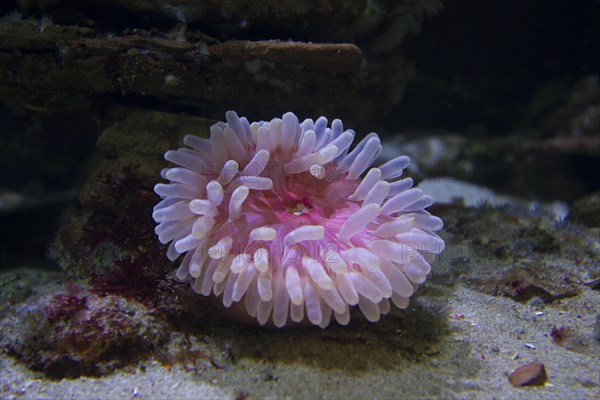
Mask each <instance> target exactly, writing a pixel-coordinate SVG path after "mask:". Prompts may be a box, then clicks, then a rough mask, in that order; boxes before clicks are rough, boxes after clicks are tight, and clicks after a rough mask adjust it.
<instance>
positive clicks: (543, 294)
mask: <svg viewBox="0 0 600 400" xmlns="http://www.w3.org/2000/svg"><path fill="white" fill-rule="evenodd" d="M0 15H1V19H0V94H1V95H0V126H1V128H0V129H1V143H2V145H1V146H0V171H3V174H2V177H3V180H2V182H1V183H0V238H1V239H2V240H1V241H0V272H1V273H2V275H1V278H0V300H1V301H0V318H1V321H0V328H1V330H0V346H1V348H2V357H0V368H2V370H1V372H2V379H0V393H1V394H2V396H3V397H15V396H23V395H25V396H31V397H40V396H45V395H46V394H45V393H52V395H53V396H55V397H69V396H71V395H73V396H76V395H77V393H79V392H77V390H80V389H81V388H83V387H86V386H87V387H90V386H93V385H95V384H97V383H98V382H105V381H102V379H106V380H107V381H109V380H111V379H114V380H116V382H117V383H115V384H114V385H115V387H116V388H117V389H115V390H120V391H117V392H106V391H102V390H106V389H101V391H100V392H99V393H103V395H104V396H105V397H110V396H111V395H112V396H115V395H118V396H120V397H122V396H124V395H125V396H129V395H131V396H134V395H135V396H137V394H136V393H137V392H135V390H138V388H142V389H140V390H143V388H144V386H145V388H146V389H148V385H149V383H148V382H145V381H144V378H141V377H140V374H143V373H144V372H145V371H148V376H151V377H152V381H155V382H157V381H161V380H167V379H171V381H168V383H165V384H164V385H162V389H161V390H165V389H164V388H170V387H172V390H171V391H168V390H167V391H165V392H157V391H152V390H149V391H146V392H145V394H144V395H145V396H147V397H152V396H154V397H157V396H158V395H157V393H162V394H163V395H164V396H167V397H190V396H193V394H197V393H204V396H205V397H206V396H213V395H214V396H219V397H232V398H234V397H235V398H239V399H245V398H247V397H248V396H250V397H252V396H256V397H271V396H275V397H283V396H294V397H298V395H299V394H300V395H301V396H300V397H315V396H317V395H319V394H321V395H323V394H325V395H327V396H328V397H348V396H354V397H356V396H358V397H364V396H367V395H370V394H371V395H372V393H373V392H372V391H371V390H372V388H373V387H377V388H380V389H381V382H384V383H385V385H384V389H381V390H383V391H382V392H381V395H382V396H388V397H393V396H397V395H398V393H404V394H407V396H408V397H460V396H479V397H483V398H485V397H486V393H487V394H488V395H490V394H493V393H501V394H502V396H501V397H514V396H519V392H518V390H522V389H516V388H515V386H518V385H520V384H524V385H527V384H533V385H538V386H539V387H538V389H526V390H538V391H536V392H528V393H529V394H530V395H532V396H538V397H552V396H556V397H558V398H565V397H580V398H581V397H585V396H593V395H594V393H595V394H597V393H598V390H599V389H598V388H599V387H600V381H598V378H597V377H598V372H599V371H598V366H597V359H596V358H595V357H594V354H598V351H600V345H599V343H600V325H599V324H600V323H599V322H598V309H599V307H600V300H599V296H598V290H599V289H600V239H599V234H600V191H599V190H600V184H599V180H598V179H597V171H598V170H600V76H599V75H598V67H599V66H600V53H598V52H597V51H596V48H595V44H596V40H595V38H596V37H598V36H600V28H599V26H600V23H599V22H600V5H599V4H597V3H596V2H585V3H581V4H578V5H576V6H571V7H568V8H566V7H565V6H564V2H561V1H542V0H536V1H531V2H526V4H521V3H519V2H501V1H495V2H492V3H487V2H486V3H485V4H483V3H482V4H473V3H472V2H461V1H450V0H448V1H443V2H442V1H441V0H423V1H416V2H415V1H412V0H397V1H396V0H345V1H333V0H332V1H329V0H324V1H316V0H314V1H313V0H308V1H294V0H265V1H260V2H257V1H250V0H201V1H199V0H181V1H178V2H177V3H171V2H163V1H157V0H136V1H130V2H121V1H114V0H93V1H88V2H65V1H58V0H37V1H36V0H20V1H5V2H3V3H2V4H0ZM228 109H235V110H237V111H238V113H239V114H240V115H245V116H247V117H249V119H250V120H259V119H267V118H271V117H273V116H275V115H281V114H282V113H283V112H285V111H289V110H292V111H294V112H295V113H296V114H297V115H299V116H301V118H303V117H316V116H319V115H325V116H327V117H328V118H330V119H331V118H335V117H338V118H341V119H343V120H344V123H345V124H346V126H349V127H355V128H356V130H357V132H358V134H359V135H364V134H366V133H368V132H370V131H373V130H375V131H377V132H379V133H380V135H381V136H383V142H384V144H386V145H387V147H386V150H385V151H384V153H383V155H382V156H383V157H384V158H385V157H388V158H391V157H393V156H395V155H397V154H398V153H407V154H409V155H411V157H412V158H413V160H414V161H415V163H416V164H415V166H414V168H412V171H411V173H412V175H413V176H414V178H415V180H417V181H423V182H422V184H423V187H424V188H425V186H426V185H427V187H431V189H430V190H431V191H432V194H434V195H437V198H438V204H437V205H436V206H434V208H433V209H432V212H433V213H434V214H436V215H439V216H441V217H442V218H443V219H444V221H445V230H444V231H443V232H442V236H443V237H444V239H445V240H446V243H447V244H448V250H447V251H446V252H445V253H444V255H443V256H442V257H440V259H439V260H438V261H437V263H436V264H435V265H434V269H433V272H432V276H431V277H430V279H429V280H428V281H427V282H426V284H425V285H424V287H423V288H422V289H421V290H420V291H419V293H418V295H417V297H416V299H415V302H414V304H413V305H412V306H411V307H410V308H409V309H407V310H403V311H398V310H395V311H393V312H391V313H390V315H389V316H388V317H387V318H384V319H383V320H382V322H381V323H379V324H375V325H372V324H369V323H367V322H366V321H364V320H363V319H361V318H360V316H358V315H354V316H353V321H352V323H351V324H350V326H349V327H345V328H340V327H332V328H330V329H327V330H326V331H318V330H308V331H293V332H290V333H279V332H270V331H264V330H261V329H257V328H248V327H242V326H238V325H235V324H232V323H230V322H228V321H226V320H224V319H222V318H221V317H220V316H219V315H218V313H215V312H214V311H212V308H211V306H210V304H208V303H207V302H205V301H203V299H201V298H200V297H199V296H198V295H195V294H194V293H192V292H191V290H189V288H188V287H187V285H185V284H182V283H180V282H178V281H177V280H176V279H175V277H174V273H173V272H174V267H173V266H172V265H171V264H170V263H169V262H168V261H167V260H166V258H165V257H164V252H165V249H164V248H163V247H162V246H160V245H159V244H158V242H157V241H156V239H155V235H154V233H153V227H154V224H153V221H152V219H151V217H150V213H151V208H152V206H153V205H154V204H155V203H156V201H157V198H156V196H155V195H154V193H153V192H152V187H153V185H154V184H155V183H156V182H157V181H158V180H159V171H160V169H161V168H163V167H164V166H165V162H164V160H163V159H162V154H164V152H165V151H166V150H167V149H171V148H177V147H178V146H179V145H180V143H181V138H182V137H183V136H184V135H185V134H187V133H194V134H198V135H203V134H206V132H207V130H208V127H209V126H210V124H211V123H212V122H213V121H214V120H216V119H222V118H223V116H224V111H225V110H228ZM424 190H425V189H424ZM493 315H495V316H496V317H495V318H491V317H490V316H493ZM506 327H514V329H512V328H511V329H508V328H506ZM290 343H293V346H290ZM536 361H540V362H541V363H542V364H543V365H542V367H541V369H540V368H538V367H537V364H536V365H533V367H531V368H529V369H526V370H525V372H523V370H522V371H521V375H525V376H524V377H523V376H519V374H517V376H516V377H511V379H510V381H509V379H508V375H509V373H511V372H513V371H514V370H516V369H517V367H518V366H520V365H523V364H526V363H531V362H536ZM544 366H545V368H544ZM171 368H174V369H176V370H177V371H180V370H181V374H183V376H185V377H187V378H189V379H191V380H192V381H194V382H196V383H195V385H196V386H193V385H192V386H189V385H186V384H182V383H181V381H178V382H179V383H177V382H173V381H172V380H173V379H175V378H173V377H171V375H169V373H170V372H169V371H170V370H171ZM32 371H34V372H32ZM531 371H533V372H531ZM566 371H569V372H566ZM573 371H574V372H573ZM30 374H33V375H30ZM121 374H125V375H124V377H122V376H121ZM128 374H129V375H128ZM423 374H426V376H427V377H428V378H427V380H428V382H429V385H428V386H427V387H423V385H422V382H423V378H422V376H423ZM527 374H530V375H532V376H528V375H527ZM130 375H136V379H133V382H134V383H133V384H132V383H131V382H132V378H131V377H130ZM90 377H91V378H90ZM62 378H69V380H67V381H62V382H67V383H61V381H60V379H62ZM309 378H310V379H309ZM86 379H92V380H86ZM93 379H98V380H97V381H95V380H93ZM35 382H37V383H35ZM39 382H42V384H40V383H39ZM135 382H138V383H135ZM143 382H145V383H143ZM331 382H334V384H333V385H332V384H331ZM356 382H359V383H360V384H359V385H357V384H356ZM519 382H520V383H519ZM309 383H310V384H312V385H310V384H309ZM78 385H81V386H78ZM110 385H112V384H109V386H110ZM136 385H137V386H136ZM540 385H541V386H540ZM544 385H545V386H544ZM207 387H208V389H207ZM28 388H29V389H28ZM134 389H135V390H134ZM45 390H49V392H45ZM180 390H181V391H180ZM205 390H208V391H205ZM211 390H213V391H212V392H211ZM515 391H517V392H515ZM67 393H71V395H67ZM158 397H163V396H158Z"/></svg>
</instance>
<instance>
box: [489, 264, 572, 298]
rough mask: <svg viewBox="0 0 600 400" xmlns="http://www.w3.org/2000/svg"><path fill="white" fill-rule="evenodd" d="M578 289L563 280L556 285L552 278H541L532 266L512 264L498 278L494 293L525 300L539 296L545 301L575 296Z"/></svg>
mask: <svg viewBox="0 0 600 400" xmlns="http://www.w3.org/2000/svg"><path fill="white" fill-rule="evenodd" d="M578 293H579V290H578V289H577V288H576V287H574V286H573V285H570V284H568V283H567V282H563V284H561V285H556V282H555V281H554V280H552V279H548V277H546V279H544V278H541V277H540V276H539V275H538V274H537V273H536V272H535V271H534V270H533V269H532V268H527V267H523V266H519V265H517V266H514V267H512V268H511V269H509V270H508V271H506V272H505V273H504V275H502V277H501V278H500V279H499V280H498V286H497V287H496V294H499V295H508V296H510V297H512V298H513V299H515V300H518V301H526V300H529V299H530V298H532V297H534V296H539V297H541V298H542V299H544V301H545V302H551V301H554V300H557V299H560V298H564V297H571V296H575V295H577V294H578Z"/></svg>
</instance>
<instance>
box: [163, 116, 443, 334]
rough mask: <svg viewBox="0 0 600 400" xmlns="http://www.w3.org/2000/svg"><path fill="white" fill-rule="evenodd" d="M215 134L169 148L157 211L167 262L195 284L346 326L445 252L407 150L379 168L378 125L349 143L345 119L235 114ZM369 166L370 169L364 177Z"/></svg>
mask: <svg viewBox="0 0 600 400" xmlns="http://www.w3.org/2000/svg"><path fill="white" fill-rule="evenodd" d="M225 118H226V120H227V122H226V123H225V122H217V123H216V124H214V125H213V126H212V127H211V128H210V139H203V138H200V137H197V136H193V135H187V136H185V137H184V139H183V142H184V143H185V144H186V145H187V146H189V147H186V148H180V149H179V150H170V151H167V152H166V154H165V159H166V160H168V161H170V162H172V163H174V164H176V165H178V166H177V167H173V168H166V169H164V170H163V171H162V173H161V176H162V177H163V178H164V179H166V180H169V181H170V183H168V184H163V183H159V184H157V185H156V186H155V188H154V190H155V192H156V193H157V194H158V195H159V196H160V197H161V198H162V201H160V202H159V203H158V204H157V205H156V206H155V207H154V212H153V214H152V215H153V218H154V220H155V221H156V222H157V223H158V225H157V227H156V230H155V232H156V234H157V235H158V239H159V241H160V242H161V243H163V244H166V243H169V242H170V245H169V247H168V250H167V258H168V259H169V260H171V261H174V260H176V259H177V258H178V257H179V256H181V255H183V259H182V260H181V263H180V265H179V268H178V270H177V277H178V278H179V279H181V280H184V279H189V280H190V282H191V286H192V288H193V290H194V291H196V292H197V293H200V294H202V295H204V296H212V297H213V298H217V299H218V301H219V302H222V304H223V306H224V307H225V308H231V309H233V308H236V309H238V310H242V312H243V313H245V314H246V317H248V316H249V317H251V318H252V320H254V321H258V323H260V324H261V325H264V324H267V323H269V324H271V323H272V324H273V325H275V326H277V327H284V326H288V325H292V322H295V323H301V322H303V323H306V322H310V323H311V324H314V325H319V326H320V327H322V328H324V327H326V326H327V325H328V324H329V323H330V321H331V317H332V314H333V317H334V318H335V320H336V321H337V322H338V323H340V324H342V325H345V324H348V322H349V320H350V307H352V306H356V305H358V307H359V308H360V310H361V312H362V313H363V314H364V316H365V317H366V318H367V319H368V320H369V321H377V320H379V318H380V315H381V314H385V313H387V312H388V310H389V309H390V304H389V300H391V301H392V302H393V303H394V304H395V305H396V306H397V307H399V308H405V307H407V306H408V303H409V298H410V296H411V295H412V294H413V293H414V291H415V289H416V288H417V287H418V285H419V284H421V283H423V282H424V281H425V279H426V276H427V274H428V273H429V272H430V270H431V266H430V264H429V262H430V261H431V257H432V256H434V255H436V254H439V253H440V252H441V251H442V250H443V249H444V242H443V240H442V239H441V238H440V237H438V236H437V235H436V234H435V233H434V231H436V230H439V229H441V228H442V221H441V219H439V218H437V217H435V216H433V215H431V214H430V213H428V212H427V211H425V208H427V207H429V206H430V205H431V204H432V199H431V197H430V196H427V195H424V194H423V192H422V191H421V190H420V189H417V188H412V185H413V181H412V179H411V178H404V179H398V178H400V177H401V175H402V173H403V170H404V169H405V168H406V167H407V165H408V163H409V161H410V160H409V158H408V157H406V156H399V157H397V158H395V159H392V160H390V161H388V162H386V163H384V164H383V165H381V166H379V167H378V168H371V169H369V170H368V172H366V174H364V173H365V171H366V170H367V168H369V166H370V165H371V163H372V162H373V161H374V160H375V159H376V158H377V156H378V155H379V153H380V152H381V150H382V146H381V142H380V140H379V137H378V135H377V134H376V133H370V134H368V135H367V136H366V137H364V139H362V140H361V141H360V142H359V143H358V144H357V145H356V146H355V147H354V148H351V146H352V143H353V141H354V137H355V132H354V131H352V130H350V129H347V130H344V129H343V125H342V121H340V120H339V119H336V120H334V121H333V122H332V123H331V126H330V127H328V126H327V122H328V121H327V119H326V118H325V117H320V118H318V119H317V120H316V121H313V120H311V119H306V120H304V121H303V122H302V123H299V121H298V118H297V117H296V115H294V114H293V113H291V112H288V113H286V114H284V115H283V117H282V118H281V119H280V118H274V119H272V120H271V121H267V122H265V121H261V122H253V123H249V122H248V120H247V119H246V118H244V117H242V118H239V117H238V115H237V114H236V113H235V112H233V111H228V112H227V113H226V114H225ZM363 174H364V176H363Z"/></svg>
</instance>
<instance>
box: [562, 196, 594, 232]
mask: <svg viewBox="0 0 600 400" xmlns="http://www.w3.org/2000/svg"><path fill="white" fill-rule="evenodd" d="M569 219H570V220H572V221H575V222H578V223H580V224H583V225H585V226H590V227H600V192H594V193H590V194H588V195H585V196H583V197H580V198H578V199H577V200H575V202H573V205H572V206H571V213H570V215H569Z"/></svg>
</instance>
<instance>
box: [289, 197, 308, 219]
mask: <svg viewBox="0 0 600 400" xmlns="http://www.w3.org/2000/svg"><path fill="white" fill-rule="evenodd" d="M283 206H284V208H285V211H287V212H288V213H289V214H292V215H295V216H300V215H302V214H308V213H310V211H311V209H312V205H311V202H310V201H308V199H307V198H306V197H305V198H303V199H301V200H295V199H294V200H290V201H286V202H284V205H283Z"/></svg>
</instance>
